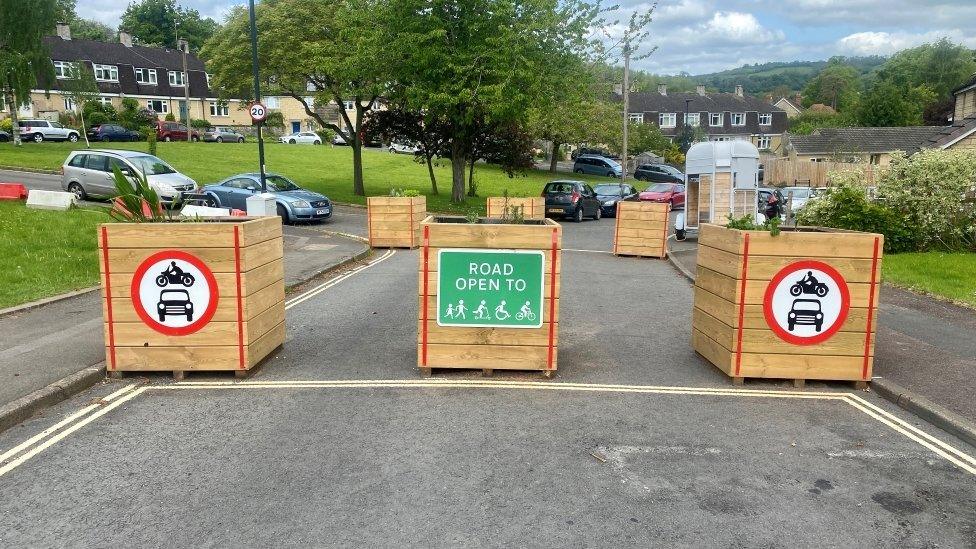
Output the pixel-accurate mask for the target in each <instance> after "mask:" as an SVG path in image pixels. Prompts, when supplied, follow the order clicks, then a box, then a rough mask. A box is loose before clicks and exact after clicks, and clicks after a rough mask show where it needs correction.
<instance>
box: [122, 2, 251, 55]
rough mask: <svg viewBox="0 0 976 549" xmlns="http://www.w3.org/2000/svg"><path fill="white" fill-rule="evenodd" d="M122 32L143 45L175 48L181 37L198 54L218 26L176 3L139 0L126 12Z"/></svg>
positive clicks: (194, 11)
mask: <svg viewBox="0 0 976 549" xmlns="http://www.w3.org/2000/svg"><path fill="white" fill-rule="evenodd" d="M119 28H120V29H122V30H125V31H127V32H129V33H130V34H132V37H133V38H134V39H135V40H136V41H138V42H139V43H140V44H145V45H152V46H164V47H170V48H174V47H176V41H177V36H178V37H179V38H183V39H185V40H186V41H187V42H189V43H190V49H192V50H199V49H200V48H201V47H203V43H204V42H206V41H207V39H208V38H210V37H211V36H213V34H214V33H215V32H216V31H217V22H216V21H214V20H213V19H210V18H209V17H201V16H200V12H199V11H197V10H195V9H188V8H184V7H182V6H179V5H177V3H176V0H138V1H133V2H131V3H130V4H129V7H127V8H126V9H125V12H124V13H123V14H122V20H121V22H120V23H119ZM243 41H244V42H247V40H246V35H245V37H244V40H243Z"/></svg>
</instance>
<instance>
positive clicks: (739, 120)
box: [732, 112, 746, 126]
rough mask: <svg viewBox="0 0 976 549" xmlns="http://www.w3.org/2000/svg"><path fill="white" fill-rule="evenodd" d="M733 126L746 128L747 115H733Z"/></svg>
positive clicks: (735, 113) (740, 113)
mask: <svg viewBox="0 0 976 549" xmlns="http://www.w3.org/2000/svg"><path fill="white" fill-rule="evenodd" d="M732 125H733V126H745V125H746V113H744V112H734V113H732Z"/></svg>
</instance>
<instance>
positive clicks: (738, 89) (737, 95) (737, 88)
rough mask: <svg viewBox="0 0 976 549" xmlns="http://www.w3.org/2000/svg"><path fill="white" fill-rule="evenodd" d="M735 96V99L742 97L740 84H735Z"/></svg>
mask: <svg viewBox="0 0 976 549" xmlns="http://www.w3.org/2000/svg"><path fill="white" fill-rule="evenodd" d="M735 96H736V97H742V85H741V84H736V85H735Z"/></svg>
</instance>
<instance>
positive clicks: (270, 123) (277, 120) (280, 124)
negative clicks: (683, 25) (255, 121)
mask: <svg viewBox="0 0 976 549" xmlns="http://www.w3.org/2000/svg"><path fill="white" fill-rule="evenodd" d="M264 127H266V128H284V127H285V115H284V114H282V113H281V111H272V110H269V111H268V117H267V118H265V119H264ZM329 139H332V138H331V137H330V138H329ZM323 143H324V141H323Z"/></svg>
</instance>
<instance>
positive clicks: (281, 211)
mask: <svg viewBox="0 0 976 549" xmlns="http://www.w3.org/2000/svg"><path fill="white" fill-rule="evenodd" d="M278 217H280V218H281V224H282V225H287V224H288V210H286V209H285V207H284V206H282V205H281V204H278Z"/></svg>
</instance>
